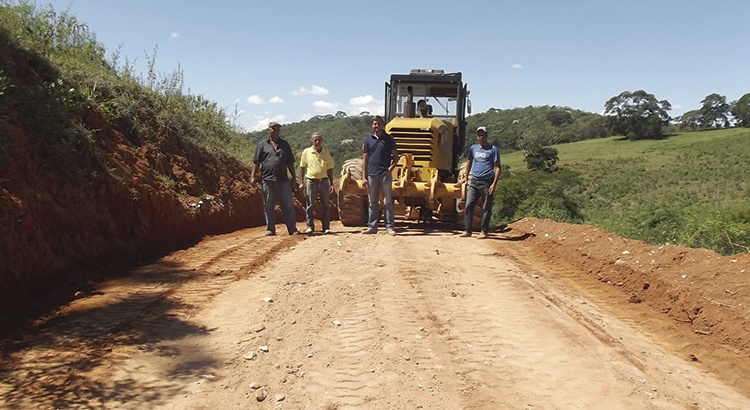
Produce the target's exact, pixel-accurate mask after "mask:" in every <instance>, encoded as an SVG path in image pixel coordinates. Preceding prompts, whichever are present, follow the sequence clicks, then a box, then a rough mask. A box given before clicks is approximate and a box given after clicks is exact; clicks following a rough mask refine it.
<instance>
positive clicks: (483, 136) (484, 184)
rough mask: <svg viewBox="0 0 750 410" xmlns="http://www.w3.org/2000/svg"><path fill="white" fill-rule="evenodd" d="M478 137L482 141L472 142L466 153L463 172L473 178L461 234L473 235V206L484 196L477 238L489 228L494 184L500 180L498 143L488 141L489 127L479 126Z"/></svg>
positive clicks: (468, 190)
mask: <svg viewBox="0 0 750 410" xmlns="http://www.w3.org/2000/svg"><path fill="white" fill-rule="evenodd" d="M477 140H479V143H478V144H474V145H472V146H471V147H470V148H469V151H468V153H467V154H466V158H467V161H466V171H465V172H464V174H465V175H466V176H467V178H469V179H470V182H469V186H468V187H467V188H466V211H465V213H464V232H463V233H462V234H461V235H460V236H462V237H468V236H471V231H472V225H473V224H472V222H473V220H474V206H475V205H476V204H477V202H478V201H479V199H480V198H482V199H484V203H483V204H482V223H481V232H479V235H478V236H477V238H478V239H484V238H486V237H487V232H489V230H490V217H492V204H493V203H494V201H495V198H494V194H495V186H496V185H497V180H498V179H500V152H499V151H498V149H497V147H496V146H495V145H492V144H490V143H489V142H487V127H479V128H477ZM460 182H461V183H464V182H466V181H460Z"/></svg>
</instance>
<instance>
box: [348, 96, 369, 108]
mask: <svg viewBox="0 0 750 410" xmlns="http://www.w3.org/2000/svg"><path fill="white" fill-rule="evenodd" d="M373 102H375V97H373V96H371V95H363V96H360V97H354V98H351V99H349V104H351V105H353V106H355V107H359V106H363V105H371V104H372V103H373Z"/></svg>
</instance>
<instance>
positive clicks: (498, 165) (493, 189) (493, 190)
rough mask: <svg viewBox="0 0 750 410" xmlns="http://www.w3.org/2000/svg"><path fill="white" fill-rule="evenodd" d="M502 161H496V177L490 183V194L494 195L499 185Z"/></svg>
mask: <svg viewBox="0 0 750 410" xmlns="http://www.w3.org/2000/svg"><path fill="white" fill-rule="evenodd" d="M500 172H501V169H500V161H497V162H495V179H493V180H492V185H490V190H489V194H490V195H492V194H494V193H495V186H496V185H497V181H498V180H499V179H500Z"/></svg>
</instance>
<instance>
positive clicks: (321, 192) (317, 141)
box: [299, 132, 333, 234]
mask: <svg viewBox="0 0 750 410" xmlns="http://www.w3.org/2000/svg"><path fill="white" fill-rule="evenodd" d="M310 142H312V146H310V147H307V148H305V150H304V151H302V155H301V156H300V158H299V174H300V177H302V183H301V184H299V188H300V189H303V188H304V189H305V192H306V193H307V198H306V201H305V202H306V204H305V205H306V206H305V215H306V217H305V220H306V222H307V229H306V230H305V233H312V232H313V231H314V230H315V222H314V220H313V216H314V215H313V214H314V213H313V205H315V200H316V199H317V198H318V196H320V210H321V215H320V222H321V224H322V225H323V226H322V229H323V233H324V234H328V233H330V232H331V218H330V216H329V212H328V201H330V198H331V194H332V193H333V184H332V182H333V157H331V153H330V152H329V151H328V149H326V148H324V147H323V136H322V135H321V134H320V133H319V132H314V133H313V134H312V136H311V137H310Z"/></svg>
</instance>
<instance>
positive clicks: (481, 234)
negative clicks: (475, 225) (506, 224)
mask: <svg viewBox="0 0 750 410" xmlns="http://www.w3.org/2000/svg"><path fill="white" fill-rule="evenodd" d="M486 237H487V232H485V231H482V232H479V235H477V239H484V238H486Z"/></svg>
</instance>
